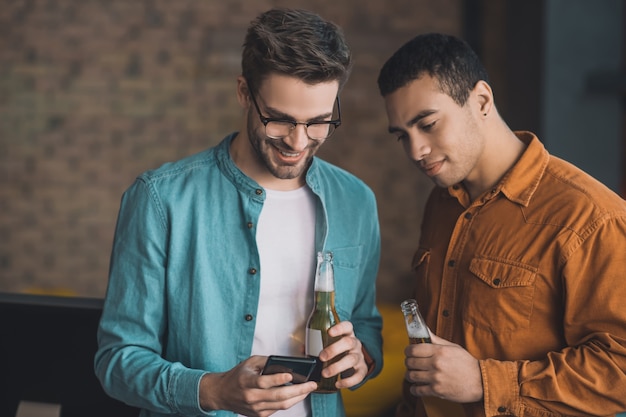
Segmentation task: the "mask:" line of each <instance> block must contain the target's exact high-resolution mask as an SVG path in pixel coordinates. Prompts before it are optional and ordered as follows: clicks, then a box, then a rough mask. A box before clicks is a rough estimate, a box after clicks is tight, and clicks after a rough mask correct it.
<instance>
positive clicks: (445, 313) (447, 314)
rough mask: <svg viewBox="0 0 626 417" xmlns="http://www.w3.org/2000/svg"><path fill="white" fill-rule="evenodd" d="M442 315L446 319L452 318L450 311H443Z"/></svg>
mask: <svg viewBox="0 0 626 417" xmlns="http://www.w3.org/2000/svg"><path fill="white" fill-rule="evenodd" d="M442 314H443V316H444V317H448V316H450V312H449V311H448V310H443V313H442Z"/></svg>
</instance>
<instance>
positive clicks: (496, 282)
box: [493, 278, 501, 286]
mask: <svg viewBox="0 0 626 417" xmlns="http://www.w3.org/2000/svg"><path fill="white" fill-rule="evenodd" d="M500 282H501V281H500V278H496V279H494V280H493V285H495V286H498V285H500Z"/></svg>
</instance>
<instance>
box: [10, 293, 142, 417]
mask: <svg viewBox="0 0 626 417" xmlns="http://www.w3.org/2000/svg"><path fill="white" fill-rule="evenodd" d="M102 303H103V301H102V300H101V299H95V298H78V297H56V296H40V295H26V294H8V293H0V397H1V398H2V400H1V401H0V416H8V417H13V416H15V414H16V412H17V408H18V405H19V403H20V402H21V401H34V402H41V403H52V404H59V405H60V406H61V407H60V409H61V412H60V413H61V417H84V416H90V417H100V416H102V417H104V416H107V417H109V416H116V417H131V416H132V417H136V416H137V415H138V414H139V410H138V409H136V408H133V407H130V406H128V405H126V404H124V403H122V402H120V401H117V400H114V399H113V398H111V397H109V396H108V395H107V394H106V393H105V392H104V390H103V389H102V387H101V385H100V382H99V381H98V380H97V378H96V376H95V374H94V369H93V359H94V355H95V353H96V349H97V341H96V330H97V327H98V322H99V320H100V315H101V313H102Z"/></svg>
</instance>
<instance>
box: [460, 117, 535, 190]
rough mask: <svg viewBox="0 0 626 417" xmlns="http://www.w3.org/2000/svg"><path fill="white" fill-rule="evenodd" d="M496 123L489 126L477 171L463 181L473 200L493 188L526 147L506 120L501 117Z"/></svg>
mask: <svg viewBox="0 0 626 417" xmlns="http://www.w3.org/2000/svg"><path fill="white" fill-rule="evenodd" d="M494 125H495V126H491V127H489V129H488V132H487V134H486V136H485V139H486V140H485V144H484V147H485V148H484V152H483V155H482V156H481V159H480V161H479V163H478V165H477V172H476V173H475V174H474V175H473V178H469V177H468V178H467V179H465V181H463V185H464V186H465V188H466V189H467V191H468V193H469V195H470V198H471V199H472V201H474V200H476V199H477V198H478V197H480V196H481V195H482V194H483V193H484V192H486V191H488V190H491V189H493V188H494V187H495V186H496V185H497V184H498V183H499V182H500V181H501V180H502V178H503V177H504V175H505V174H506V173H507V172H508V171H509V170H510V169H511V168H512V167H513V165H515V163H516V162H517V160H518V159H519V158H520V156H521V155H522V153H524V150H525V149H526V146H525V145H524V143H523V142H522V141H521V140H519V139H518V138H517V136H516V135H515V133H513V131H512V130H511V129H509V127H508V126H507V125H506V124H505V123H504V121H502V120H501V119H499V120H498V121H497V123H496V122H494Z"/></svg>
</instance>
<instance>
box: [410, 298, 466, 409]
mask: <svg viewBox="0 0 626 417" xmlns="http://www.w3.org/2000/svg"><path fill="white" fill-rule="evenodd" d="M400 308H402V314H404V322H405V324H406V331H407V333H408V335H409V342H410V343H411V344H412V345H413V344H417V343H432V340H431V338H430V332H429V331H428V326H426V322H425V321H424V318H423V317H422V315H421V314H420V311H419V308H418V306H417V301H415V300H413V299H408V300H404V301H403V302H402V303H401V304H400ZM422 403H423V404H424V410H426V415H428V417H448V416H455V417H464V416H465V410H464V409H463V406H462V405H461V404H459V403H455V402H452V401H447V400H444V399H441V398H437V397H422Z"/></svg>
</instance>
